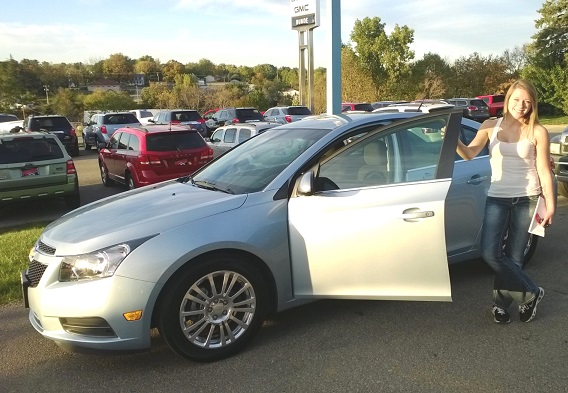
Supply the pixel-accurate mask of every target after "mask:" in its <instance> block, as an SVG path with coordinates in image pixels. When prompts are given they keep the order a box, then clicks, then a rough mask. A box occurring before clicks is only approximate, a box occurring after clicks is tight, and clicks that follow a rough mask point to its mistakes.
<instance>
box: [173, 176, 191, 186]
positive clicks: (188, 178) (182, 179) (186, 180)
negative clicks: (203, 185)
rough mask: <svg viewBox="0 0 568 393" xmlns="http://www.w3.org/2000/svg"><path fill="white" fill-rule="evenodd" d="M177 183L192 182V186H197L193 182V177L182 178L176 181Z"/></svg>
mask: <svg viewBox="0 0 568 393" xmlns="http://www.w3.org/2000/svg"><path fill="white" fill-rule="evenodd" d="M176 181H178V182H180V183H187V182H190V183H191V184H192V185H194V184H195V182H194V181H193V177H192V176H191V175H187V176H183V177H180V178H178V179H176Z"/></svg>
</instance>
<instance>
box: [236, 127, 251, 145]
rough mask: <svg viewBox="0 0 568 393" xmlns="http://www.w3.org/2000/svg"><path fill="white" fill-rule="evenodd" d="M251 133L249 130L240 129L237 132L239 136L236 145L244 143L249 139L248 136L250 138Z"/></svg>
mask: <svg viewBox="0 0 568 393" xmlns="http://www.w3.org/2000/svg"><path fill="white" fill-rule="evenodd" d="M251 133H252V131H251V129H250V128H241V129H240V130H239V136H238V139H237V143H241V142H244V141H246V140H247V139H249V138H250V136H251Z"/></svg>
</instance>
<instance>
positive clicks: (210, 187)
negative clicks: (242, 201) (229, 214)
mask: <svg viewBox="0 0 568 393" xmlns="http://www.w3.org/2000/svg"><path fill="white" fill-rule="evenodd" d="M192 184H193V185H194V186H197V187H199V188H204V189H206V190H211V191H221V192H224V193H225V194H233V195H234V194H235V193H234V192H233V191H231V189H229V188H226V189H225V188H220V187H217V186H216V185H215V184H214V183H209V182H207V181H203V180H198V181H194V182H192Z"/></svg>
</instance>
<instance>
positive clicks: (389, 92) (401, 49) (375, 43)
mask: <svg viewBox="0 0 568 393" xmlns="http://www.w3.org/2000/svg"><path fill="white" fill-rule="evenodd" d="M351 40H352V41H353V42H354V43H355V48H354V51H355V53H356V54H357V56H358V58H359V61H360V62H361V65H362V66H363V67H364V68H365V69H366V70H367V71H368V72H369V73H370V76H371V78H372V79H373V82H374V85H375V88H376V90H377V96H378V97H380V98H381V99H385V98H387V97H389V96H390V97H392V96H397V95H399V91H398V83H399V82H400V81H401V80H402V79H404V78H405V77H407V76H408V74H409V71H410V67H409V61H410V60H412V59H413V58H414V52H413V51H411V50H410V47H409V45H410V44H411V43H413V42H414V30H412V29H410V28H408V27H407V26H402V27H399V26H398V25H395V27H394V29H393V31H392V33H391V34H390V35H387V34H386V32H385V24H384V23H381V19H380V18H378V17H374V18H363V20H359V19H357V20H356V21H355V25H354V27H353V31H352V32H351Z"/></svg>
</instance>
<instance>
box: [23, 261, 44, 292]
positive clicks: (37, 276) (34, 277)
mask: <svg viewBox="0 0 568 393" xmlns="http://www.w3.org/2000/svg"><path fill="white" fill-rule="evenodd" d="M45 269H47V265H44V264H43V263H39V262H38V261H36V260H32V261H31V262H30V265H29V266H28V271H27V272H26V277H28V280H30V287H32V288H35V287H37V284H38V283H39V280H41V276H43V273H44V272H45Z"/></svg>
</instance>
